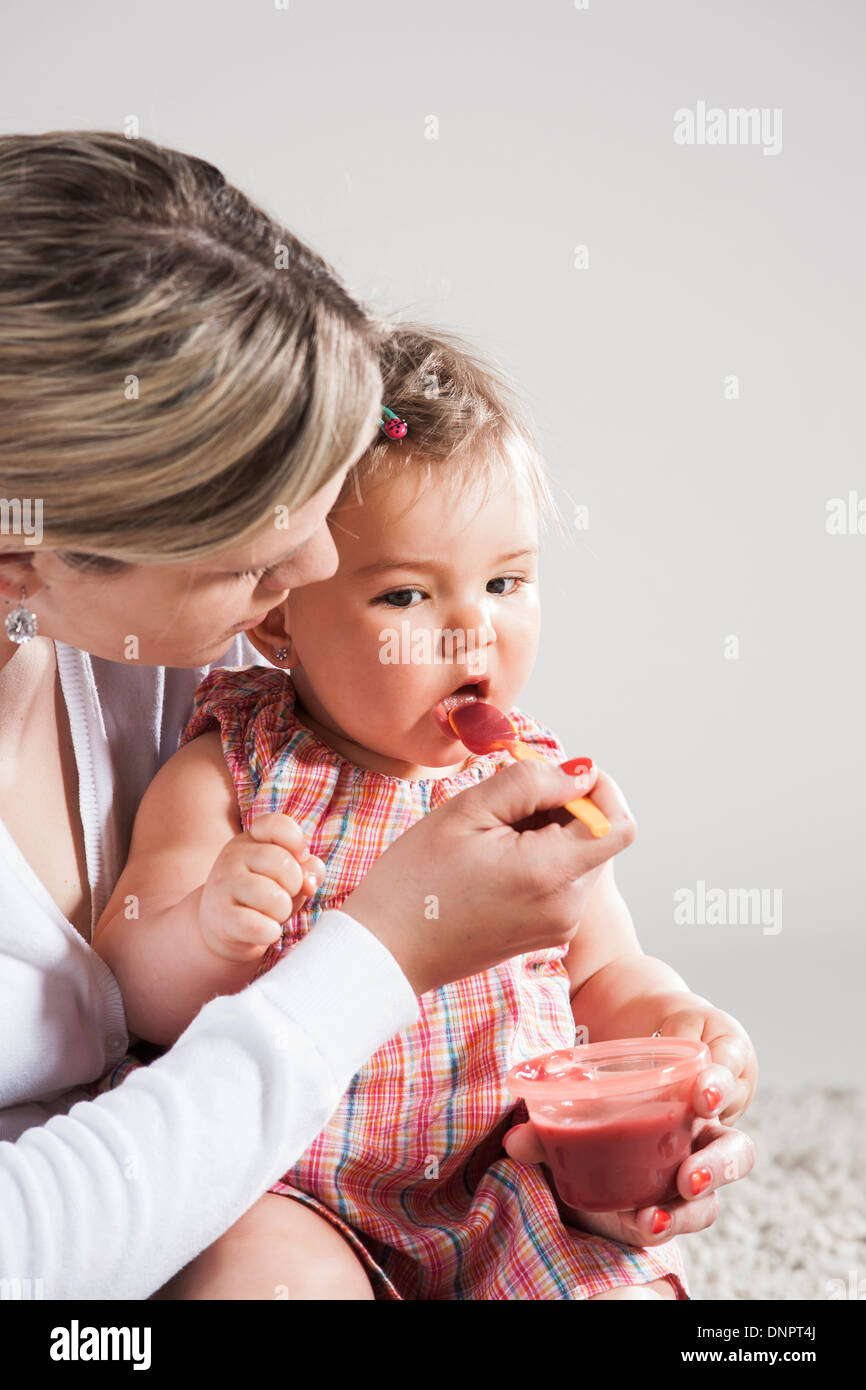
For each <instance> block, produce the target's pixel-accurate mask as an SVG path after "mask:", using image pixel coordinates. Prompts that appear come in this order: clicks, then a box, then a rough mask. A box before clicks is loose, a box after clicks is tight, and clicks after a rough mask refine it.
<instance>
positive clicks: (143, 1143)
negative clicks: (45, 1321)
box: [0, 911, 418, 1299]
mask: <svg viewBox="0 0 866 1390" xmlns="http://www.w3.org/2000/svg"><path fill="white" fill-rule="evenodd" d="M417 1017H418V1001H417V999H416V998H415V995H414V993H413V991H412V988H411V986H410V985H409V982H408V981H407V979H406V977H405V976H404V975H403V972H402V971H401V970H400V968H399V966H398V965H397V962H396V961H395V959H394V957H393V956H392V955H391V954H390V952H389V951H388V950H386V948H385V947H384V946H383V945H382V944H381V942H379V941H378V940H377V939H376V937H374V936H373V935H372V933H371V932H368V931H367V929H366V928H365V927H362V926H361V925H360V923H358V922H356V921H355V919H354V918H353V917H350V916H349V915H348V914H347V913H344V912H338V911H329V912H325V913H323V914H322V916H321V917H320V919H319V920H318V922H317V923H316V925H315V926H314V927H313V928H312V930H311V931H310V932H309V934H308V935H307V936H306V937H305V938H304V939H303V940H302V941H301V942H299V944H298V945H297V946H295V947H294V948H293V949H292V951H291V952H289V954H288V955H287V956H286V957H285V958H284V959H283V960H281V961H278V962H277V964H276V965H275V966H274V968H273V969H272V970H271V971H269V972H268V973H267V974H266V975H263V976H261V977H260V978H259V979H257V980H255V981H253V983H252V984H250V985H248V986H247V987H246V989H244V990H243V991H241V993H240V994H236V995H232V996H228V997H220V998H217V999H213V1000H211V1002H210V1003H208V1004H206V1005H205V1006H204V1008H203V1009H202V1010H201V1012H200V1013H199V1014H198V1015H197V1017H196V1018H195V1019H194V1020H193V1022H192V1023H191V1024H190V1026H189V1028H187V1030H186V1032H185V1033H184V1034H183V1035H182V1036H181V1037H180V1038H179V1039H178V1041H177V1042H176V1043H175V1045H174V1046H173V1047H172V1048H171V1050H170V1051H169V1052H167V1053H166V1054H165V1055H164V1056H163V1057H160V1058H159V1059H158V1060H157V1061H155V1062H152V1063H151V1064H150V1066H148V1067H142V1068H140V1069H139V1070H137V1071H134V1072H132V1073H131V1074H130V1076H129V1077H128V1078H127V1079H126V1080H125V1081H124V1082H123V1084H122V1085H121V1086H119V1087H118V1089H117V1090H116V1091H109V1092H107V1093H106V1094H104V1095H102V1096H99V1097H98V1098H97V1099H96V1100H93V1101H84V1102H80V1103H79V1104H77V1105H74V1106H73V1107H72V1109H71V1110H70V1111H69V1113H68V1115H59V1116H55V1117H54V1118H53V1119H50V1120H49V1121H48V1122H47V1123H46V1124H44V1125H40V1126H36V1127H34V1128H33V1129H30V1130H27V1131H26V1132H25V1133H24V1134H23V1135H21V1137H20V1138H19V1139H17V1140H16V1141H15V1142H14V1143H9V1142H6V1143H0V1212H2V1221H0V1279H3V1280H28V1279H29V1280H31V1281H32V1280H37V1279H38V1280H41V1281H42V1283H41V1293H42V1297H44V1298H46V1299H52V1298H53V1299H63V1298H66V1299H72V1298H81V1299H101V1298H107V1299H145V1298H147V1297H148V1296H149V1295H150V1294H151V1293H153V1292H154V1291H155V1290H156V1289H158V1288H159V1287H160V1286H161V1285H162V1284H164V1283H165V1282H166V1280H168V1279H169V1278H171V1276H172V1275H173V1274H175V1273H176V1272H177V1271H178V1270H179V1269H181V1268H182V1267H183V1266H184V1265H185V1264H187V1263H188V1262H189V1261H190V1260H191V1259H193V1258H194V1256H195V1255H197V1254H198V1253H199V1252H200V1251H201V1250H203V1249H205V1248H206V1246H208V1245H210V1244H211V1243H212V1242H213V1241H214V1240H215V1239H216V1238H217V1236H219V1235H221V1234H222V1233H223V1232H224V1231H225V1230H227V1229H228V1227H229V1226H231V1225H232V1224H233V1223H234V1222H235V1221H236V1220H237V1219H238V1217H239V1216H241V1215H242V1214H243V1212H245V1211H246V1210H247V1209H248V1208H249V1207H250V1206H252V1204H253V1202H255V1201H256V1199H257V1198H258V1197H259V1196H261V1194H262V1193H263V1192H266V1191H267V1189H268V1188H269V1187H270V1186H271V1185H272V1183H274V1182H275V1181H276V1180H277V1178H279V1177H280V1176H281V1175H282V1174H283V1173H284V1172H285V1171H286V1169H287V1168H289V1167H290V1166H291V1165H292V1164H293V1163H294V1162H295V1161H296V1160H297V1159H298V1158H299V1157H300V1155H301V1154H302V1153H303V1152H304V1150H305V1149H306V1148H308V1147H309V1145H310V1144H311V1143H312V1141H313V1139H314V1138H315V1137H316V1135H317V1134H318V1133H319V1131H320V1130H321V1129H322V1128H323V1127H324V1125H325V1124H326V1123H327V1121H328V1120H329V1118H330V1117H331V1115H332V1114H333V1112H334V1110H335V1109H336V1107H337V1104H338V1103H339V1101H340V1098H341V1097H342V1095H343V1094H344V1092H345V1090H346V1088H347V1087H348V1084H349V1081H350V1080H351V1078H352V1076H353V1075H354V1074H355V1072H356V1071H358V1069H359V1068H360V1067H361V1066H362V1065H363V1064H364V1062H365V1061H366V1060H367V1059H368V1058H369V1057H370V1056H371V1055H372V1053H373V1052H375V1051H376V1049H377V1048H379V1047H380V1046H382V1044H383V1043H384V1042H386V1041H387V1039H388V1038H390V1037H391V1036H392V1035H393V1034H394V1033H397V1032H400V1031H402V1029H404V1028H407V1027H409V1026H410V1025H411V1024H412V1023H414V1022H415V1020H416V1019H417ZM4 1287H7V1288H8V1287H9V1286H8V1285H4Z"/></svg>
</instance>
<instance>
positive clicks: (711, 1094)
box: [704, 1086, 722, 1110]
mask: <svg viewBox="0 0 866 1390" xmlns="http://www.w3.org/2000/svg"><path fill="white" fill-rule="evenodd" d="M704 1100H705V1101H706V1102H707V1108H708V1109H709V1110H718V1108H719V1106H720V1105H721V1103H722V1093H721V1091H720V1090H719V1088H718V1086H707V1087H705V1088H704Z"/></svg>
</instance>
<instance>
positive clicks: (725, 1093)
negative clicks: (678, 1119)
mask: <svg viewBox="0 0 866 1390" xmlns="http://www.w3.org/2000/svg"><path fill="white" fill-rule="evenodd" d="M665 1036H668V1035H667V1034H666V1035H665ZM738 1091H739V1088H738V1086H737V1079H736V1076H734V1075H733V1074H732V1073H731V1071H730V1070H729V1069H728V1067H726V1066H720V1065H719V1064H718V1063H716V1062H712V1063H711V1064H710V1066H708V1067H707V1068H706V1070H705V1071H702V1072H701V1074H700V1076H699V1077H698V1079H697V1081H696V1082H695V1086H694V1090H693V1091H692V1106H693V1108H694V1111H695V1113H696V1114H697V1115H699V1116H700V1117H701V1118H702V1119H705V1120H706V1119H709V1118H710V1116H711V1115H719V1114H721V1112H722V1111H723V1110H726V1109H727V1108H728V1107H729V1106H730V1104H731V1102H732V1101H733V1100H734V1098H735V1097H736V1096H737V1094H738Z"/></svg>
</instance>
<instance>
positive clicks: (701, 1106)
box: [505, 995, 758, 1246]
mask: <svg viewBox="0 0 866 1390" xmlns="http://www.w3.org/2000/svg"><path fill="white" fill-rule="evenodd" d="M689 998H690V1000H692V1002H691V1003H690V1004H689V1005H688V1006H686V1007H680V1006H678V1005H677V1002H676V995H671V996H670V1003H671V1010H670V1012H669V1013H668V1014H667V1015H666V1016H665V1017H664V1018H663V1020H662V1021H661V1022H660V1023H659V1030H660V1032H661V1034H662V1037H668V1038H671V1037H676V1038H700V1039H701V1040H702V1041H703V1042H705V1043H706V1044H707V1046H708V1048H709V1050H710V1056H711V1058H712V1062H711V1064H710V1066H708V1067H707V1068H706V1069H705V1070H704V1071H703V1072H701V1074H700V1076H699V1077H698V1078H697V1081H696V1082H695V1087H694V1091H693V1093H692V1106H693V1108H694V1110H695V1112H696V1114H697V1116H698V1118H697V1119H696V1120H695V1122H694V1125H693V1127H692V1147H693V1152H692V1153H690V1154H689V1156H688V1158H686V1159H684V1160H683V1162H682V1163H681V1164H680V1167H679V1169H678V1170H677V1188H678V1191H679V1194H680V1195H679V1197H675V1198H674V1199H673V1200H672V1201H669V1202H665V1203H663V1204H662V1205H661V1206H652V1207H641V1208H639V1209H637V1210H635V1211H620V1212H586V1211H578V1210H576V1209H575V1208H573V1207H567V1206H566V1205H565V1203H564V1202H562V1200H561V1199H560V1198H559V1197H558V1196H557V1205H558V1206H559V1210H560V1214H561V1215H562V1218H563V1220H564V1221H567V1222H568V1223H569V1224H570V1225H573V1226H579V1227H580V1229H581V1230H583V1231H592V1232H594V1233H595V1234H597V1235H601V1236H606V1237H608V1239H610V1240H618V1241H621V1242H622V1243H623V1244H624V1245H641V1246H645V1245H663V1244H664V1242H665V1241H668V1240H670V1239H671V1238H672V1237H673V1236H676V1235H683V1234H685V1233H687V1232H690V1231H702V1230H705V1229H706V1227H707V1226H712V1224H713V1222H714V1221H715V1219H716V1217H717V1216H718V1214H719V1199H718V1195H717V1194H718V1190H719V1189H720V1188H721V1187H724V1186H725V1185H726V1184H727V1183H731V1182H737V1181H738V1179H739V1178H744V1177H745V1176H746V1174H747V1173H750V1172H751V1171H752V1168H753V1167H754V1166H755V1146H754V1144H753V1143H752V1141H751V1139H750V1138H749V1136H748V1135H747V1134H743V1133H742V1131H741V1130H738V1129H732V1128H730V1125H732V1124H733V1122H734V1121H735V1120H736V1119H738V1118H739V1116H740V1115H742V1114H743V1112H744V1110H746V1108H747V1107H748V1105H749V1104H750V1102H751V1099H752V1096H753V1095H754V1093H755V1086H756V1083H757V1078H758V1063H757V1057H756V1055H755V1049H754V1047H753V1046H752V1043H751V1040H750V1038H749V1037H748V1034H747V1033H746V1032H745V1030H744V1029H743V1028H742V1027H741V1025H740V1024H739V1023H738V1022H737V1020H736V1019H735V1018H732V1017H731V1015H730V1014H726V1013H723V1012H722V1011H721V1010H720V1009H714V1008H713V1007H712V1005H709V1004H708V1005H707V1006H706V1007H705V1008H704V1007H702V1006H700V1005H697V1006H696V1003H695V1001H694V1000H693V997H692V996H689ZM715 1116H717V1117H718V1118H713V1117H715ZM505 1151H506V1153H507V1154H508V1155H509V1156H510V1157H511V1158H513V1159H516V1160H517V1162H518V1163H543V1162H544V1150H543V1148H542V1146H541V1143H540V1141H539V1139H538V1138H537V1136H536V1133H535V1130H534V1129H533V1127H532V1125H531V1124H524V1125H517V1126H515V1128H514V1129H511V1130H509V1131H508V1134H507V1135H506V1136H505ZM551 1188H553V1183H552V1181H551ZM555 1195H556V1194H555Z"/></svg>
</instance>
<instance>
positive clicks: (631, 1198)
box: [506, 1038, 711, 1211]
mask: <svg viewBox="0 0 866 1390" xmlns="http://www.w3.org/2000/svg"><path fill="white" fill-rule="evenodd" d="M710 1061H711V1058H710V1050H709V1048H708V1047H707V1045H706V1043H703V1042H697V1041H694V1040H693V1039H691V1038H621V1039H618V1040H616V1041H614V1042H603V1043H589V1044H587V1045H585V1046H582V1047H572V1048H566V1049H564V1050H562V1051H559V1052H548V1053H546V1054H545V1055H544V1056H543V1057H533V1058H531V1059H530V1060H529V1061H528V1062H521V1063H520V1065H519V1066H515V1067H512V1068H511V1071H510V1072H509V1073H508V1076H507V1078H506V1084H507V1086H508V1089H509V1090H510V1091H511V1092H512V1094H513V1095H516V1096H520V1097H522V1099H523V1100H524V1101H525V1102H526V1108H527V1110H528V1111H529V1118H530V1120H531V1121H532V1124H533V1126H534V1128H535V1130H536V1133H537V1134H538V1137H539V1139H540V1141H541V1143H542V1145H543V1147H544V1152H545V1158H546V1162H547V1164H548V1166H549V1167H550V1170H551V1172H552V1174H553V1180H554V1182H555V1184H556V1188H557V1191H558V1192H559V1195H560V1197H561V1198H562V1200H563V1201H564V1202H565V1203H566V1204H567V1205H568V1206H570V1207H577V1208H578V1209H579V1210H581V1211H629V1210H631V1209H632V1208H634V1207H648V1206H652V1205H654V1204H655V1203H658V1202H667V1201H670V1200H671V1198H673V1197H676V1196H678V1192H677V1185H676V1175H677V1169H678V1168H679V1166H680V1164H681V1163H682V1161H683V1159H684V1158H686V1157H687V1156H688V1154H690V1153H691V1151H692V1128H693V1122H694V1120H695V1118H696V1114H695V1111H694V1110H693V1108H692V1105H691V1096H692V1092H693V1090H694V1086H695V1082H696V1080H697V1078H698V1076H699V1075H700V1073H701V1072H702V1071H703V1070H704V1069H705V1068H706V1067H708V1066H709V1065H710Z"/></svg>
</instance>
